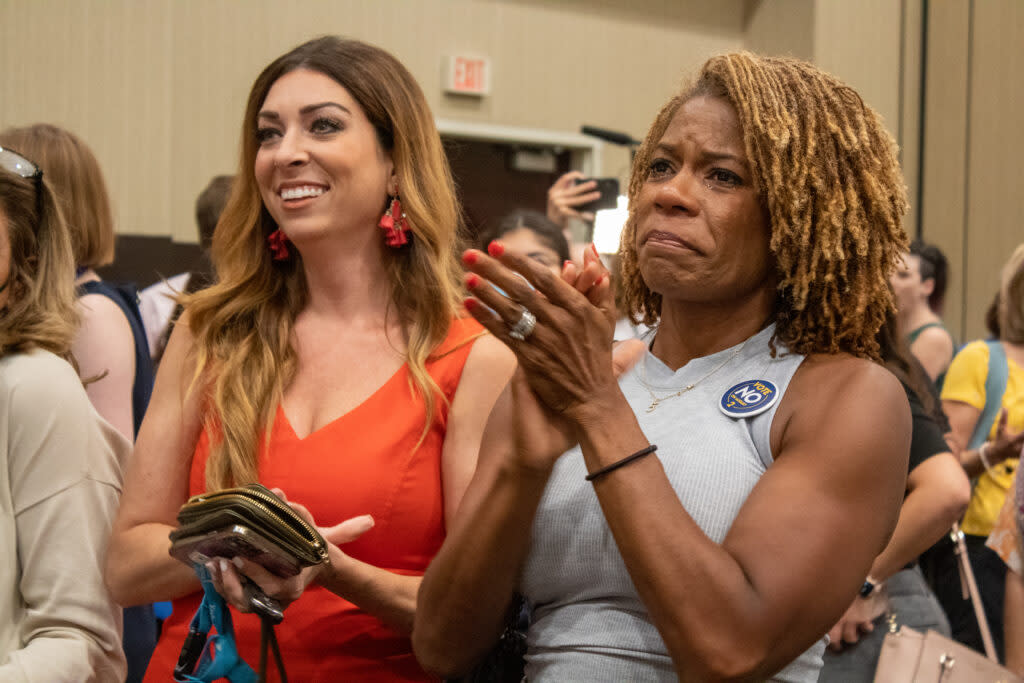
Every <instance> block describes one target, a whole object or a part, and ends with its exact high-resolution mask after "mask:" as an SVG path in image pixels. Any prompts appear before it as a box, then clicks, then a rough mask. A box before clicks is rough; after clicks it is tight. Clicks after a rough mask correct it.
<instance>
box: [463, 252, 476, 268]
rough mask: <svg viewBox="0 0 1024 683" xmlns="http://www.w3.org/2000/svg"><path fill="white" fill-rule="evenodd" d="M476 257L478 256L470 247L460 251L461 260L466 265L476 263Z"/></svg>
mask: <svg viewBox="0 0 1024 683" xmlns="http://www.w3.org/2000/svg"><path fill="white" fill-rule="evenodd" d="M478 258H479V257H478V256H477V255H476V252H475V251H473V250H472V249H467V250H466V251H464V252H462V262H463V263H465V264H466V265H467V266H471V265H473V264H474V263H476V262H477V259H478Z"/></svg>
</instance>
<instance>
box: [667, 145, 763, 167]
mask: <svg viewBox="0 0 1024 683" xmlns="http://www.w3.org/2000/svg"><path fill="white" fill-rule="evenodd" d="M654 150H655V152H660V153H662V154H668V155H669V156H675V155H676V148H675V145H670V144H665V143H659V144H658V146H657V147H655V148H654ZM700 156H701V158H702V159H704V160H706V161H732V162H733V163H735V164H737V165H738V166H740V167H741V168H747V162H746V160H745V159H743V158H742V157H740V156H737V155H735V154H730V153H729V152H716V151H715V150H710V149H704V150H702V151H701V155H700Z"/></svg>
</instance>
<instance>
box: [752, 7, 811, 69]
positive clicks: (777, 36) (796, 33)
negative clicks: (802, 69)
mask: <svg viewBox="0 0 1024 683" xmlns="http://www.w3.org/2000/svg"><path fill="white" fill-rule="evenodd" d="M814 40H815V35H814V0H750V2H749V3H748V4H747V16H746V35H745V45H746V49H748V50H750V51H751V52H756V53H758V54H762V55H775V56H781V55H786V56H790V57H798V58H800V59H806V60H809V61H814Z"/></svg>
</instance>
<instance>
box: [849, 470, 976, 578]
mask: <svg viewBox="0 0 1024 683" xmlns="http://www.w3.org/2000/svg"><path fill="white" fill-rule="evenodd" d="M970 497H971V484H970V482H969V481H968V480H967V477H966V476H965V475H964V471H963V468H961V467H960V464H959V463H958V462H957V461H956V458H955V457H953V454H952V453H938V454H936V455H933V456H932V457H930V458H928V459H927V460H925V461H924V462H922V463H921V464H920V465H918V466H917V467H915V468H914V469H913V470H912V471H911V472H910V476H908V477H907V497H906V498H905V499H904V500H903V505H902V507H901V508H900V516H899V521H898V522H897V524H896V530H895V531H894V532H893V535H892V539H891V540H890V541H889V544H888V545H887V546H885V550H883V551H882V553H881V554H880V555H879V556H878V557H876V558H875V561H874V562H873V563H872V564H871V571H870V572H869V574H870V575H871V577H872V578H875V579H878V580H879V581H884V580H885V579H887V578H889V577H890V576H892V575H893V574H895V573H896V572H898V571H899V570H900V569H902V568H903V567H905V566H906V565H907V564H908V563H910V562H913V561H914V560H915V559H917V557H918V556H919V555H920V554H921V553H923V552H924V551H925V550H927V549H928V548H930V547H931V545H932V544H933V543H935V541H937V540H939V539H940V538H941V537H942V536H943V534H945V533H946V532H948V531H949V528H950V527H951V526H952V525H953V522H955V521H956V520H958V519H960V516H961V515H962V514H963V512H964V510H965V509H967V503H968V501H969V500H970Z"/></svg>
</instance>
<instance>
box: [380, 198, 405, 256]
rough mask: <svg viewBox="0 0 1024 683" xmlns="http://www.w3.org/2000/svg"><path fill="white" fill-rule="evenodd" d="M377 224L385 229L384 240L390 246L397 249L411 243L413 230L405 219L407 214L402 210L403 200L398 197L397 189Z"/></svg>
mask: <svg viewBox="0 0 1024 683" xmlns="http://www.w3.org/2000/svg"><path fill="white" fill-rule="evenodd" d="M377 225H379V226H380V227H381V228H382V229H383V230H384V242H385V243H386V244H387V245H388V246H389V247H394V248H396V249H397V248H398V247H400V246H402V245H403V244H408V243H409V234H410V232H411V231H410V230H409V221H407V220H406V219H405V214H404V213H403V212H402V201H401V200H400V199H399V198H398V192H397V190H396V192H395V196H394V197H392V198H391V203H390V204H389V205H388V208H387V209H386V210H385V211H384V215H383V216H381V217H380V222H378V223H377Z"/></svg>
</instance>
